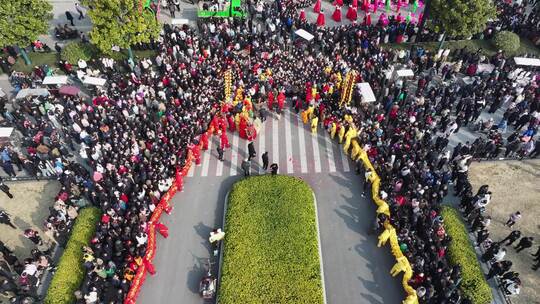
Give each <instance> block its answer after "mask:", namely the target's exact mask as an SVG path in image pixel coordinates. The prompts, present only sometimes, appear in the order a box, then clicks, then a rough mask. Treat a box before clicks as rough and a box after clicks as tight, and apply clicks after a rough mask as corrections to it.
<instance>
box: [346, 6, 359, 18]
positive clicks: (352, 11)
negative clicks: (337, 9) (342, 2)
mask: <svg viewBox="0 0 540 304" xmlns="http://www.w3.org/2000/svg"><path fill="white" fill-rule="evenodd" d="M346 17H347V19H349V20H351V21H356V19H357V18H358V13H357V12H356V8H355V7H353V6H352V5H349V10H348V11H347V15H346Z"/></svg>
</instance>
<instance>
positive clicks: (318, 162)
mask: <svg viewBox="0 0 540 304" xmlns="http://www.w3.org/2000/svg"><path fill="white" fill-rule="evenodd" d="M318 136H319V134H318V133H313V134H311V143H312V145H313V162H314V163H315V172H317V173H320V172H321V154H320V153H319V143H318V142H317V138H318Z"/></svg>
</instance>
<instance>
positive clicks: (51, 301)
mask: <svg viewBox="0 0 540 304" xmlns="http://www.w3.org/2000/svg"><path fill="white" fill-rule="evenodd" d="M100 217H101V211H100V210H99V209H98V208H96V207H87V208H84V209H82V210H81V211H80V212H79V216H78V217H77V219H76V220H75V224H74V225H73V230H72V232H71V236H70V238H69V241H68V242H67V245H66V248H65V250H64V253H63V254H62V257H61V258H60V261H59V262H58V268H57V270H56V273H55V274H54V277H53V279H52V281H51V284H50V285H49V289H48V290H47V296H46V297H45V300H44V303H45V304H71V303H75V296H74V294H73V293H74V292H75V291H76V290H77V289H79V287H80V286H81V284H82V281H83V279H84V266H83V252H82V247H83V246H88V244H89V242H90V239H91V238H92V237H93V236H94V234H95V233H96V224H97V222H98V221H99V219H100Z"/></svg>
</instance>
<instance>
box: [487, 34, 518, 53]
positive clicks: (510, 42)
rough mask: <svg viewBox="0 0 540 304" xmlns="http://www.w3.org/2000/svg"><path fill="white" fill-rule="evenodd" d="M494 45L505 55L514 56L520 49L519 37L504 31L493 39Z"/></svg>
mask: <svg viewBox="0 0 540 304" xmlns="http://www.w3.org/2000/svg"><path fill="white" fill-rule="evenodd" d="M493 45H494V46H495V48H497V50H502V51H503V52H504V53H505V54H513V53H515V52H516V51H517V50H518V49H519V46H520V40H519V36H518V35H517V34H515V33H512V32H509V31H502V32H500V33H497V34H496V35H495V37H494V38H493Z"/></svg>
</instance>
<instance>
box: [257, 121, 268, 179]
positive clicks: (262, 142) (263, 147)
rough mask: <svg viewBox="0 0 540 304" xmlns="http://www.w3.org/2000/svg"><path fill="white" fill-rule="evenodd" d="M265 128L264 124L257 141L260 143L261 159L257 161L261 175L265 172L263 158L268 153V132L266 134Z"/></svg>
mask: <svg viewBox="0 0 540 304" xmlns="http://www.w3.org/2000/svg"><path fill="white" fill-rule="evenodd" d="M264 127H265V124H264V123H263V125H262V126H261V129H260V130H259V134H257V137H258V138H257V140H258V141H259V150H258V152H259V157H258V158H257V160H258V161H259V164H260V166H259V173H262V172H263V168H262V167H263V163H262V156H261V155H263V153H264V152H266V145H265V141H266V138H265V136H266V132H264Z"/></svg>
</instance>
